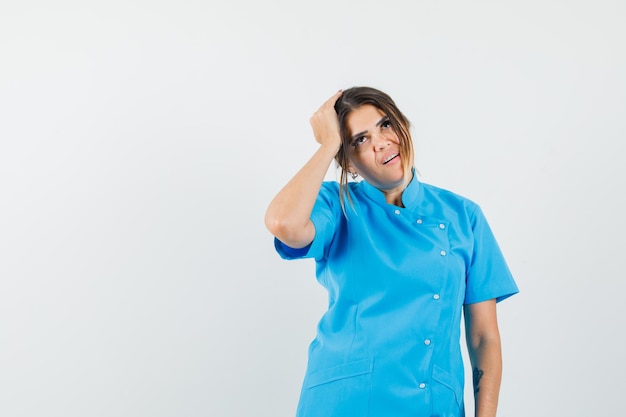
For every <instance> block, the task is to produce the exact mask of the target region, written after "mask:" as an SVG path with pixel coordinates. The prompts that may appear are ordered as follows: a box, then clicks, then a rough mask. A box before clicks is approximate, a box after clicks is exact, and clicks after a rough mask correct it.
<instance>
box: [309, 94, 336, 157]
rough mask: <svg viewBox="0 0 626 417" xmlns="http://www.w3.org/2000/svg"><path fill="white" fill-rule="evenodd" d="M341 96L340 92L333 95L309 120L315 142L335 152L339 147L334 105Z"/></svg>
mask: <svg viewBox="0 0 626 417" xmlns="http://www.w3.org/2000/svg"><path fill="white" fill-rule="evenodd" d="M341 94H342V91H341V90H339V91H338V92H336V93H335V94H333V96H332V97H330V98H329V99H328V100H326V101H325V102H324V104H322V106H321V107H320V108H319V109H318V110H317V111H316V112H315V113H313V116H311V119H310V120H309V122H310V123H311V127H312V128H313V134H314V135H315V140H316V141H317V142H318V143H319V144H320V145H322V146H330V147H332V148H333V149H335V151H339V147H340V146H341V133H340V131H339V119H338V118H337V112H335V103H336V102H337V100H338V99H339V97H341Z"/></svg>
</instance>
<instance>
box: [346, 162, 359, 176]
mask: <svg viewBox="0 0 626 417" xmlns="http://www.w3.org/2000/svg"><path fill="white" fill-rule="evenodd" d="M348 173H349V174H358V172H357V170H356V168H355V167H354V165H352V162H350V161H349V160H348Z"/></svg>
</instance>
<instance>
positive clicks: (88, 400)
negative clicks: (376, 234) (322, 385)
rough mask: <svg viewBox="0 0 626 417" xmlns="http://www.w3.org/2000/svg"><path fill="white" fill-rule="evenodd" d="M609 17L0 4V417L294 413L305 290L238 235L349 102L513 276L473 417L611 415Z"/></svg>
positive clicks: (613, 311)
mask: <svg viewBox="0 0 626 417" xmlns="http://www.w3.org/2000/svg"><path fill="white" fill-rule="evenodd" d="M624 21H626V3H624V2H622V1H619V0H614V1H610V0H595V1H572V0H570V1H546V0H526V1H460V0H452V1H434V0H429V1H426V0H420V1H409V0H406V1H399V0H395V1H393V0H392V1H386V2H382V1H376V2H374V1H370V0H360V1H354V2H350V1H338V0H317V1H315V2H310V1H309V2H297V1H288V0H266V1H255V0H240V1H230V2H223V3H222V2H217V1H214V0H209V1H208V2H207V1H191V0H179V1H176V2H174V1H141V2H137V1H135V2H133V1H108V2H104V1H102V2H92V3H91V4H90V2H85V1H76V2H70V1H64V0H57V1H19V2H18V1H12V2H9V1H2V3H0V141H1V142H0V415H2V416H3V417H18V416H28V417H31V416H32V417H35V416H37V417H41V416H63V417H73V416H77V417H78V416H81V417H83V416H151V417H152V416H154V417H158V416H176V417H183V416H216V417H217V416H237V417H239V416H254V417H264V416H268V417H278V416H292V415H293V413H294V411H295V406H296V402H297V399H298V393H299V390H300V383H301V380H302V376H303V373H304V366H305V361H306V348H307V346H308V343H309V342H310V340H311V339H312V337H313V335H314V332H315V326H316V323H317V320H318V318H319V316H320V315H321V314H322V312H323V311H324V307H325V302H326V300H325V293H324V291H323V289H322V288H321V287H320V286H319V285H318V284H317V283H316V282H315V278H314V265H313V263H312V262H310V261H301V262H286V261H282V260H280V258H279V257H278V255H276V254H275V252H274V249H273V244H272V238H271V236H270V235H269V233H268V232H267V231H266V230H265V228H264V226H263V215H264V211H265V208H266V206H267V204H268V203H269V201H270V199H271V198H272V197H273V196H274V194H275V193H276V192H277V191H278V190H279V188H280V187H281V186H282V185H283V184H284V183H285V182H286V181H287V180H288V179H289V178H290V177H291V176H292V175H293V174H294V173H295V172H296V170H297V169H298V168H299V167H300V166H301V165H302V164H303V163H304V162H305V161H306V159H307V158H308V157H309V155H311V153H312V152H313V151H314V150H315V147H316V145H315V142H314V140H313V139H312V134H311V132H310V128H309V124H308V119H309V116H310V115H311V114H312V113H313V112H314V111H315V110H316V109H317V108H318V106H319V105H320V104H321V103H322V101H324V100H325V99H326V98H327V97H329V96H330V95H331V94H332V93H334V92H335V91H336V90H337V89H339V88H348V87H351V86H354V85H369V86H373V87H377V88H379V89H382V90H383V91H386V92H387V93H389V94H390V95H391V96H392V97H393V98H394V99H395V100H396V103H397V104H398V106H399V107H400V108H401V109H402V110H403V112H404V113H405V114H406V115H407V116H408V117H409V119H410V120H411V121H412V123H413V134H414V140H415V144H416V164H417V167H418V169H419V171H420V172H421V175H422V180H423V181H425V182H429V183H432V184H435V185H438V186H441V187H445V188H449V189H451V190H453V191H456V192H457V193H460V194H462V195H465V196H467V197H470V198H471V199H473V200H474V201H476V202H477V203H479V204H480V205H481V206H482V208H483V210H484V212H485V213H486V215H487V218H488V219H489V221H490V223H491V226H492V228H493V229H494V231H495V233H496V236H497V238H498V240H499V242H500V245H501V247H502V249H503V251H504V253H505V255H506V257H507V259H508V261H509V264H510V267H511V270H512V271H513V273H514V275H515V277H516V279H517V282H518V284H519V287H520V289H521V293H520V294H519V295H517V296H515V297H513V298H512V299H510V300H507V301H506V302H503V303H502V304H500V307H499V314H500V326H501V332H502V337H503V348H504V361H505V370H504V379H503V385H502V392H501V403H500V413H499V415H500V416H508V417H517V416H519V417H527V416H581V417H582V416H598V415H621V414H620V413H623V410H624V407H623V396H624V392H625V391H626V382H625V381H626V378H624V375H625V374H626V361H625V360H624V352H626V341H625V336H624V333H625V328H626V323H625V320H624V312H623V309H622V304H623V299H624V293H625V291H626V284H625V281H626V280H625V279H624V278H625V274H624V268H623V267H622V265H621V263H623V260H624V257H623V253H624V249H626V245H625V243H624V236H626V221H625V220H624V213H625V212H626V201H625V200H626V198H625V185H626V184H625V182H626V181H625V179H626V178H625V177H626V174H625V171H624V165H623V160H624V152H623V151H622V149H623V142H624V141H625V139H626V117H625V114H626V82H625V77H624V74H626V48H625V47H624V40H625V38H626V29H624ZM329 178H334V173H333V172H332V171H330V172H329ZM470 401H471V400H470V399H468V406H469V407H468V408H471V402H470ZM469 414H470V415H472V413H469Z"/></svg>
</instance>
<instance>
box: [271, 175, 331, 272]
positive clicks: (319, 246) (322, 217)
mask: <svg viewBox="0 0 626 417" xmlns="http://www.w3.org/2000/svg"><path fill="white" fill-rule="evenodd" d="M342 215H343V212H342V210H341V206H340V204H339V184H338V183H337V182H334V181H325V182H323V183H322V187H321V188H320V192H319V194H318V196H317V200H316V201H315V205H314V206H313V211H312V212H311V221H312V222H313V226H315V238H313V242H311V244H309V245H308V246H306V247H304V248H300V249H297V248H291V247H289V246H287V245H285V244H284V243H283V242H281V241H280V240H278V239H277V238H274V247H275V248H276V251H277V252H278V254H279V255H280V256H281V257H282V258H283V259H289V260H291V259H303V258H313V259H316V260H320V259H323V258H325V257H326V255H327V254H328V248H329V247H330V244H331V242H332V240H333V238H334V236H335V232H336V230H337V227H338V224H339V222H340V221H341V216H342Z"/></svg>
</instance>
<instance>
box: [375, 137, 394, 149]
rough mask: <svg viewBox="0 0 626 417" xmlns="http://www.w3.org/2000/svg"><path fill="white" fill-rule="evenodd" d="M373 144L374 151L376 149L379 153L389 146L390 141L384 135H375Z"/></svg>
mask: <svg viewBox="0 0 626 417" xmlns="http://www.w3.org/2000/svg"><path fill="white" fill-rule="evenodd" d="M372 143H373V144H374V149H376V150H377V151H382V150H383V149H385V148H386V147H387V146H389V143H390V141H389V139H387V138H386V137H385V136H383V135H374V137H373V138H372Z"/></svg>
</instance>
